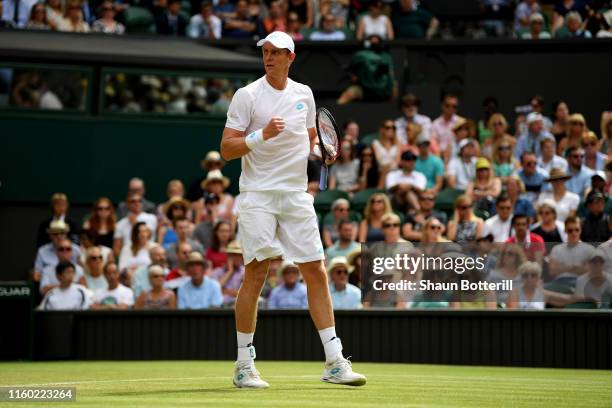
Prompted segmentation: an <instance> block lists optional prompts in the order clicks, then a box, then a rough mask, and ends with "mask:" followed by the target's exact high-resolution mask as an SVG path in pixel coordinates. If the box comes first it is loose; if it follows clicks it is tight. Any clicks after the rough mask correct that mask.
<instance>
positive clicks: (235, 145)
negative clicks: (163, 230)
mask: <svg viewBox="0 0 612 408" xmlns="http://www.w3.org/2000/svg"><path fill="white" fill-rule="evenodd" d="M283 130H285V121H284V120H283V118H281V117H277V116H275V117H273V118H272V119H270V122H268V124H267V125H266V127H265V128H263V129H262V135H263V139H264V140H269V139H271V138H273V137H276V136H278V135H279V134H280V133H281V132H282V131H283ZM315 137H316V131H315ZM311 140H312V137H311ZM311 143H312V142H311ZM250 151H251V149H249V147H248V146H247V143H246V140H245V135H244V131H241V130H236V129H232V128H228V127H226V128H225V129H224V130H223V137H222V139H221V157H223V159H224V160H227V161H229V160H233V159H238V158H240V157H242V156H244V155H245V154H247V153H248V152H250Z"/></svg>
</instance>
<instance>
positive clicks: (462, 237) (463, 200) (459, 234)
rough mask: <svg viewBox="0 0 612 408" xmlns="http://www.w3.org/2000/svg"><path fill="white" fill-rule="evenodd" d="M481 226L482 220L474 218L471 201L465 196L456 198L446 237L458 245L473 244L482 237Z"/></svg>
mask: <svg viewBox="0 0 612 408" xmlns="http://www.w3.org/2000/svg"><path fill="white" fill-rule="evenodd" d="M498 199H499V198H498ZM483 226H484V221H483V220H482V218H479V217H477V216H475V215H474V212H473V211H472V199H471V198H470V197H469V196H468V195H465V194H462V195H460V196H459V197H457V199H455V211H454V214H453V218H452V219H451V220H450V221H449V222H448V229H447V231H446V237H447V238H448V239H449V240H451V241H453V242H456V243H458V244H464V243H468V242H475V241H476V240H477V239H478V238H480V237H482V236H483V234H482V230H483Z"/></svg>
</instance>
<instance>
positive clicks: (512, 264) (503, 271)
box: [487, 217, 543, 304]
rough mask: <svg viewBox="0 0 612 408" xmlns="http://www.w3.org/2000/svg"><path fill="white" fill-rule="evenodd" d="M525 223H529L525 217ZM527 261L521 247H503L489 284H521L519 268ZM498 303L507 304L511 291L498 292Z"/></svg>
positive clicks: (488, 279)
mask: <svg viewBox="0 0 612 408" xmlns="http://www.w3.org/2000/svg"><path fill="white" fill-rule="evenodd" d="M522 220H523V221H527V220H526V219H525V218H524V217H523V218H522ZM542 247H543V245H542ZM526 261H527V257H526V256H525V253H524V252H523V250H522V248H521V247H520V246H519V245H503V246H502V247H501V252H500V254H499V257H498V258H497V262H496V264H495V268H493V270H492V271H491V272H490V273H489V275H488V276H487V282H489V283H501V282H504V281H512V286H513V287H515V286H518V285H519V284H520V279H521V276H520V273H519V271H518V268H519V267H520V266H521V265H522V264H524V263H525V262H526ZM496 295H497V302H498V303H501V304H505V303H506V302H507V301H508V296H509V295H510V291H505V290H499V291H496Z"/></svg>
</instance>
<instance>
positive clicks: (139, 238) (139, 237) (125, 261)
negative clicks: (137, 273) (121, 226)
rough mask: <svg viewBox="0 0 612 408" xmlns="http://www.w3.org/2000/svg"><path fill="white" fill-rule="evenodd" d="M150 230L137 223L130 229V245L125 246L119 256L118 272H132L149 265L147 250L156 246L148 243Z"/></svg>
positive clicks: (149, 259)
mask: <svg viewBox="0 0 612 408" xmlns="http://www.w3.org/2000/svg"><path fill="white" fill-rule="evenodd" d="M150 239H151V230H150V229H149V227H147V224H146V223H144V222H137V223H136V224H134V226H133V227H132V243H131V244H130V245H125V246H124V247H123V249H122V250H121V255H120V256H119V270H120V271H123V270H124V269H127V270H128V272H132V271H134V270H136V269H138V268H140V267H141V266H144V265H148V264H150V263H151V258H150V257H149V250H150V249H151V246H153V245H156V244H154V243H152V242H150Z"/></svg>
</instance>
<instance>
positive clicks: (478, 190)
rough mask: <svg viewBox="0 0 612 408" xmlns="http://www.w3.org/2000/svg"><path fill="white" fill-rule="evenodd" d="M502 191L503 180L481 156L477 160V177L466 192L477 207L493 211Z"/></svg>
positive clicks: (489, 211)
mask: <svg viewBox="0 0 612 408" xmlns="http://www.w3.org/2000/svg"><path fill="white" fill-rule="evenodd" d="M500 193H501V181H500V179H499V178H498V177H495V175H494V174H493V172H492V171H491V163H489V161H488V160H487V159H486V158H484V157H480V158H478V160H477V161H476V177H475V178H474V181H471V182H470V183H469V184H468V186H467V188H466V189H465V194H466V195H467V196H468V197H470V198H471V199H472V202H474V205H475V206H476V208H480V209H482V210H484V211H487V212H488V213H489V214H490V213H491V212H492V207H493V203H494V200H495V199H496V198H497V197H498V196H499V194H500Z"/></svg>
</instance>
